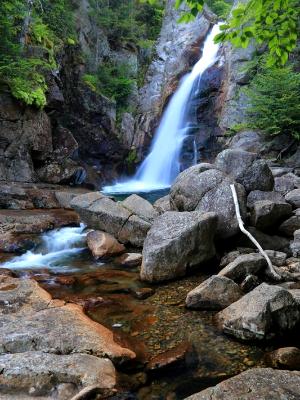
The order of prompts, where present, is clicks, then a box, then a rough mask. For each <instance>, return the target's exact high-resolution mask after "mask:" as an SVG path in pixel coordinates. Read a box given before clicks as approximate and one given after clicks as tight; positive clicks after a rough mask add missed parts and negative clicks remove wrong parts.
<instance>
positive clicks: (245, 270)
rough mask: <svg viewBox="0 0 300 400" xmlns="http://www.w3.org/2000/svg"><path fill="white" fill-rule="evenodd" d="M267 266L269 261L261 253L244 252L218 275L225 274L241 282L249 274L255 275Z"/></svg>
mask: <svg viewBox="0 0 300 400" xmlns="http://www.w3.org/2000/svg"><path fill="white" fill-rule="evenodd" d="M266 266H267V262H266V260H265V259H264V257H263V256H261V255H260V254H257V253H251V254H242V255H240V256H238V257H237V258H236V259H235V260H234V261H232V262H231V263H229V264H228V265H227V266H226V267H225V268H223V269H222V270H221V271H220V272H219V273H218V276H225V277H227V278H229V279H232V280H234V281H236V282H241V281H243V280H244V279H245V278H246V276H247V275H255V274H257V273H258V272H260V271H261V270H262V269H264V268H265V267H266Z"/></svg>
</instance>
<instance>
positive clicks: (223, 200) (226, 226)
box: [170, 164, 246, 238]
mask: <svg viewBox="0 0 300 400" xmlns="http://www.w3.org/2000/svg"><path fill="white" fill-rule="evenodd" d="M234 182H235V181H234V180H233V178H231V177H229V176H227V175H225V174H224V173H223V172H221V171H219V170H217V169H213V166H211V165H210V164H198V165H196V166H194V167H191V168H189V169H187V170H186V171H184V172H182V173H181V174H179V175H178V177H177V178H176V180H175V182H174V184H173V185H172V187H171V191H170V202H171V208H172V209H173V210H178V211H193V210H197V211H201V212H209V211H212V212H215V213H216V214H217V215H218V229H217V235H218V236H219V237H221V238H227V237H230V236H233V235H235V234H236V233H237V232H238V230H239V228H238V223H237V220H236V216H235V207H234V203H233V199H232V193H231V189H230V184H232V183H234ZM235 187H236V190H237V193H238V198H239V202H240V208H241V214H242V215H243V216H245V215H246V196H245V190H244V188H243V186H242V185H240V184H236V185H235Z"/></svg>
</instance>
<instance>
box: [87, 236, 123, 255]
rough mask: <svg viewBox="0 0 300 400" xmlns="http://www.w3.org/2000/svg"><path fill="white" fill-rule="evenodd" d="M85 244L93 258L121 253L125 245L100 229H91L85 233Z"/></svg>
mask: <svg viewBox="0 0 300 400" xmlns="http://www.w3.org/2000/svg"><path fill="white" fill-rule="evenodd" d="M87 245H88V248H89V249H90V250H91V252H92V254H93V256H94V257H95V258H101V257H110V256H113V255H116V254H120V253H123V252H124V251H125V246H124V245H123V244H121V243H119V242H118V241H117V239H115V238H114V237H113V236H112V235H110V234H109V233H106V232H101V231H91V232H89V233H88V234H87Z"/></svg>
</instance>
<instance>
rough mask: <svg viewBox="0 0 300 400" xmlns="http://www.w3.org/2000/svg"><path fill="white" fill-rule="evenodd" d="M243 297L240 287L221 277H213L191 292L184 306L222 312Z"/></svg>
mask: <svg viewBox="0 0 300 400" xmlns="http://www.w3.org/2000/svg"><path fill="white" fill-rule="evenodd" d="M242 296H243V292H242V291H241V289H240V287H239V286H238V285H237V284H236V283H235V282H233V281H232V280H231V279H228V278H226V277H223V276H217V275H213V276H211V277H210V278H208V279H207V280H206V281H204V282H202V283H201V284H200V285H199V286H197V287H196V288H195V289H193V290H191V291H190V292H189V293H188V294H187V297H186V301H185V302H186V306H187V307H188V308H193V309H198V310H222V309H223V308H226V307H228V306H229V305H230V304H232V303H235V302H236V301H238V300H239V299H240V298H241V297H242Z"/></svg>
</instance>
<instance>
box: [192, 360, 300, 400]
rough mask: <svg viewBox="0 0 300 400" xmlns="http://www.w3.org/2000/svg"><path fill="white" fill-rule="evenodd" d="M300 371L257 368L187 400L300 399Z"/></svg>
mask: <svg viewBox="0 0 300 400" xmlns="http://www.w3.org/2000/svg"><path fill="white" fill-rule="evenodd" d="M299 398H300V372H296V371H283V370H274V369H272V368H253V369H248V370H247V371H245V372H242V373H241V374H239V375H236V376H234V377H233V378H230V379H226V380H225V381H223V382H221V383H219V384H218V385H216V386H213V387H210V388H208V389H205V390H203V391H202V392H199V393H196V394H193V395H192V396H190V397H187V398H186V400H238V399H241V400H282V399H284V400H298V399H299Z"/></svg>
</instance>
